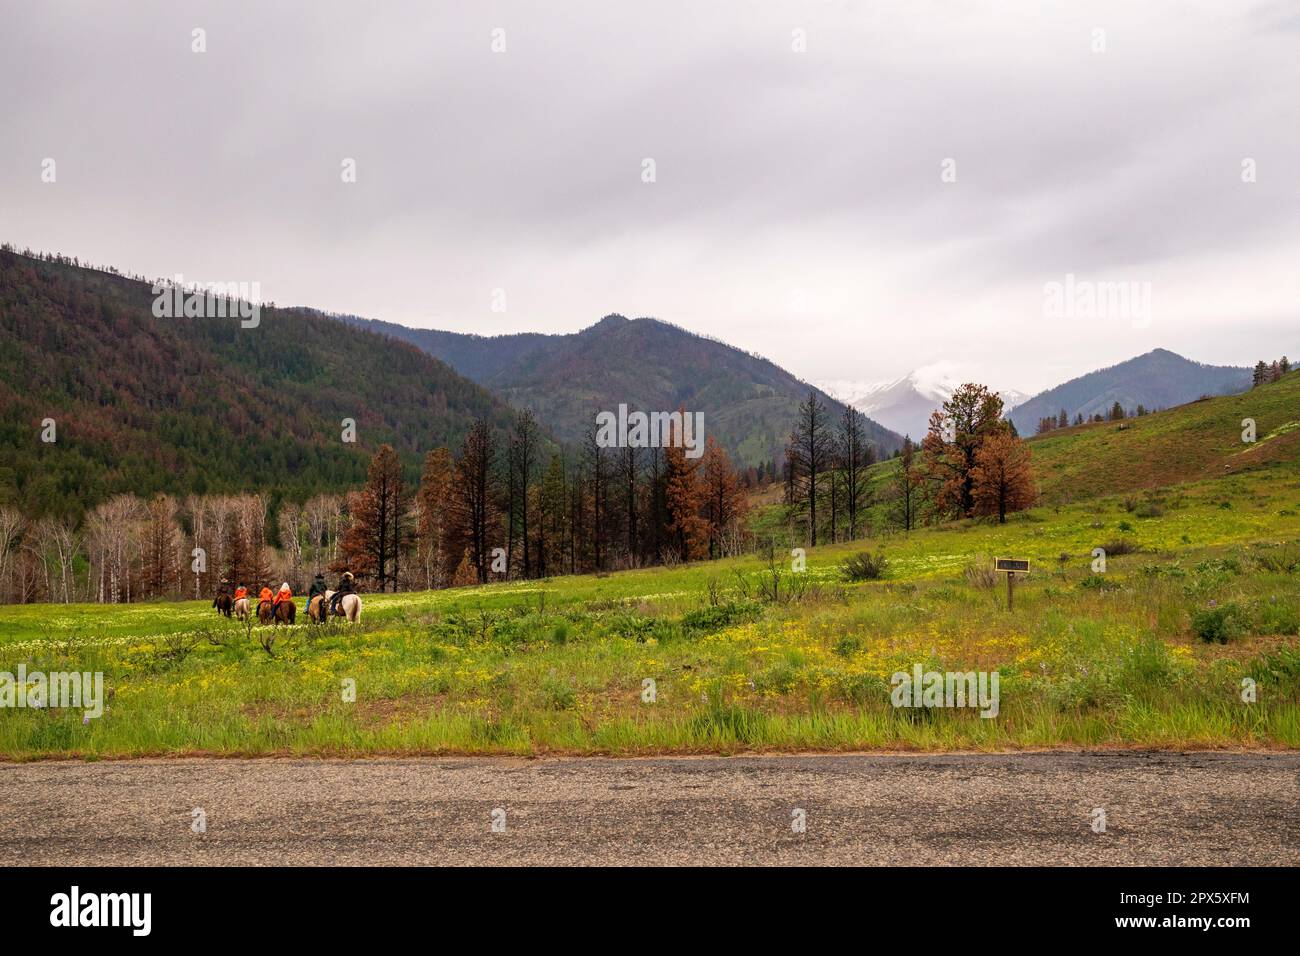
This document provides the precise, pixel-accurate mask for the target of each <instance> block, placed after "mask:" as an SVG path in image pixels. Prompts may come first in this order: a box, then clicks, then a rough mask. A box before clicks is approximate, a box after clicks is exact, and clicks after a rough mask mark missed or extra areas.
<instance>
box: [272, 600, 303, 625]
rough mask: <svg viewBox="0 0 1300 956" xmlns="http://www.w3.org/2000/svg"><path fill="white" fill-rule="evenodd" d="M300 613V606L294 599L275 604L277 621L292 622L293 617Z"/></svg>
mask: <svg viewBox="0 0 1300 956" xmlns="http://www.w3.org/2000/svg"><path fill="white" fill-rule="evenodd" d="M297 615H298V608H297V606H296V605H295V604H294V603H293V601H281V602H280V603H279V604H277V605H276V606H275V623H276V625H277V626H279V625H281V624H292V623H293V619H294V618H295V617H297Z"/></svg>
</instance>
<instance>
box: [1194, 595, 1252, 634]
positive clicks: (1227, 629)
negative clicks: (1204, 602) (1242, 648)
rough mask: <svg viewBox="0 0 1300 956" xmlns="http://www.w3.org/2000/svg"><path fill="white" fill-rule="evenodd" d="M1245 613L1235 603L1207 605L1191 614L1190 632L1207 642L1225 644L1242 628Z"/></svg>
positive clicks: (1239, 632)
mask: <svg viewBox="0 0 1300 956" xmlns="http://www.w3.org/2000/svg"><path fill="white" fill-rule="evenodd" d="M1244 619H1245V615H1244V614H1243V613H1242V610H1241V608H1239V607H1237V605H1235V604H1221V605H1218V606H1217V607H1208V608H1205V609H1204V610H1200V611H1196V612H1194V613H1193V614H1192V632H1193V633H1194V634H1195V635H1196V636H1197V637H1199V638H1200V639H1201V640H1203V641H1205V642H1206V643H1207V644H1215V643H1218V644H1227V643H1228V641H1230V640H1232V639H1234V638H1236V637H1238V636H1240V634H1241V632H1242V631H1243V630H1244V624H1245V620H1244Z"/></svg>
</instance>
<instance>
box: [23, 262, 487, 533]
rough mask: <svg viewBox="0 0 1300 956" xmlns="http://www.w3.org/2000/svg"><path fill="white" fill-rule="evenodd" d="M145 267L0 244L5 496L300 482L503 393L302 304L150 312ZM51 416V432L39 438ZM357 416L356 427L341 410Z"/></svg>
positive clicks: (427, 432) (56, 510)
mask: <svg viewBox="0 0 1300 956" xmlns="http://www.w3.org/2000/svg"><path fill="white" fill-rule="evenodd" d="M153 298H154V296H153V293H152V290H151V287H150V285H149V284H148V283H146V282H141V281H138V280H134V279H127V278H123V277H121V276H117V275H113V274H109V273H105V272H100V271H98V270H92V269H87V268H80V267H76V266H73V265H70V264H66V263H58V262H47V261H41V260H35V259H31V258H28V257H25V256H21V255H17V254H14V253H10V252H0V406H3V408H4V410H5V414H4V416H3V420H0V500H4V499H12V500H14V501H15V502H16V503H17V504H19V505H20V506H21V507H22V509H23V510H24V511H25V512H26V513H28V514H29V515H35V514H78V513H80V512H81V511H83V510H84V509H86V508H88V507H90V506H92V505H93V504H95V503H96V502H98V501H101V500H103V499H104V498H105V497H107V496H109V495H111V494H113V493H116V492H132V493H134V494H138V495H147V494H150V493H153V492H156V491H166V492H173V493H183V492H218V491H239V490H250V491H258V492H262V493H265V494H276V493H284V494H286V495H289V496H292V497H295V498H303V497H306V496H307V495H309V494H311V493H313V492H315V491H323V490H341V489H343V488H346V487H349V486H353V485H355V484H357V483H358V482H360V481H361V480H363V479H364V476H365V468H366V464H367V461H368V458H369V456H370V455H371V454H373V452H374V449H375V448H376V447H377V446H378V445H379V444H380V443H382V442H389V443H391V444H393V445H394V447H396V448H397V449H398V450H399V452H400V453H401V455H402V457H403V460H404V462H405V463H406V465H407V470H408V473H409V475H410V477H411V478H412V479H414V478H415V477H416V476H417V475H418V464H419V460H420V458H421V456H422V455H423V454H424V453H425V452H426V451H428V450H429V449H431V448H434V447H437V446H438V445H455V444H457V443H458V442H459V441H460V439H461V438H462V436H463V435H464V432H465V431H466V429H467V428H468V426H469V424H470V423H471V422H472V421H473V420H474V419H475V418H476V417H479V416H485V417H487V418H488V419H489V420H491V421H492V422H494V423H495V424H497V425H504V424H505V423H506V422H507V421H508V418H509V409H508V408H507V407H506V406H505V404H504V403H502V402H501V401H500V400H499V399H497V398H496V397H494V396H493V395H491V394H490V393H489V392H488V391H487V390H485V389H484V388H482V387H481V386H478V385H476V384H474V383H473V382H471V381H469V380H468V379H466V378H463V377H462V376H461V375H459V374H458V373H456V372H454V371H453V370H452V369H451V368H449V367H448V366H447V365H445V364H444V363H442V362H440V361H438V360H436V359H434V358H432V357H430V356H429V355H427V354H424V353H423V352H421V351H420V350H418V349H416V348H412V347H411V346H409V345H406V344H404V343H401V342H397V341H394V340H393V339H392V338H389V337H387V336H382V335H376V334H373V333H369V332H366V331H363V330H361V329H356V328H352V327H349V326H346V325H341V324H339V323H338V322H335V321H333V320H331V319H329V318H326V317H325V316H323V315H320V314H316V313H313V312H311V311H310V310H303V309H278V308H269V307H264V308H263V309H262V314H261V323H260V325H259V326H258V327H257V328H251V329H243V328H241V327H240V324H239V320H238V319H198V318H191V319H186V318H180V319H158V318H155V317H154V315H153V313H152V304H153ZM45 418H53V419H54V421H55V424H56V429H57V431H56V436H57V440H56V441H55V442H54V443H52V444H47V443H45V442H42V441H41V422H42V420H43V419H45ZM345 418H352V419H354V420H355V421H356V442H355V443H346V442H344V441H343V440H342V430H343V429H342V421H343V419H345Z"/></svg>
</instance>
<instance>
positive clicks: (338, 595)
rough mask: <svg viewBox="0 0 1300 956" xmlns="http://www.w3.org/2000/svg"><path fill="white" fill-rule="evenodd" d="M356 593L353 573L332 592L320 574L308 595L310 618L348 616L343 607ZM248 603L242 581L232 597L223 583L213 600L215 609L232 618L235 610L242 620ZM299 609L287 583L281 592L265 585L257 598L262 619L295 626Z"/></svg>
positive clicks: (346, 575)
mask: <svg viewBox="0 0 1300 956" xmlns="http://www.w3.org/2000/svg"><path fill="white" fill-rule="evenodd" d="M356 593H357V591H356V584H355V581H354V579H353V577H352V572H351V571H344V572H343V574H342V575H340V577H339V586H338V587H337V588H336V589H335V590H333V591H331V590H330V589H329V588H328V587H327V586H326V584H325V575H324V574H322V573H320V572H319V571H318V572H317V573H316V578H315V580H313V581H312V583H311V588H310V590H308V592H307V612H308V615H309V616H311V618H312V620H314V621H316V622H317V623H320V622H322V621H324V620H325V618H326V617H327V616H329V615H334V616H338V617H343V616H346V608H345V607H343V605H342V602H343V599H344V598H345V597H347V596H348V595H349V594H356ZM318 597H319V598H320V600H321V603H320V605H319V606H318V607H317V609H316V611H315V612H314V613H313V611H312V605H313V602H314V601H315V600H316V598H318ZM241 601H243V602H244V604H243V606H242V607H241V606H240V603H239V602H241ZM249 601H250V599H249V591H248V588H247V587H246V586H245V585H244V584H243V583H242V582H241V583H240V584H239V586H238V587H236V588H235V593H234V596H233V597H232V596H231V594H230V584H229V583H228V582H226V581H222V582H221V585H220V587H219V588H218V590H217V596H216V597H215V598H213V599H212V606H213V607H215V608H216V609H217V611H218V612H219V613H221V614H224V615H226V617H230V615H231V611H232V610H233V611H234V613H235V614H236V615H238V616H239V617H241V618H242V617H245V616H246V615H247V613H248V605H249ZM327 601H328V602H329V606H328V608H326V607H325V603H326V602H327ZM282 606H283V610H282ZM296 610H297V608H296V605H295V604H294V603H293V590H292V589H291V588H290V587H289V582H288V581H285V582H284V583H283V584H281V585H280V589H279V590H278V591H274V592H273V591H272V590H271V589H270V588H269V587H267V586H266V585H263V586H262V589H261V591H260V592H259V594H258V597H257V616H258V619H259V620H271V619H274V620H276V621H277V622H284V623H288V624H292V623H293V620H294V615H295V612H296Z"/></svg>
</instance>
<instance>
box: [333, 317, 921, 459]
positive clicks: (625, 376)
mask: <svg viewBox="0 0 1300 956" xmlns="http://www.w3.org/2000/svg"><path fill="white" fill-rule="evenodd" d="M347 321H349V322H352V323H355V324H358V325H360V326H361V327H363V328H369V329H374V330H375V331H380V332H383V333H385V334H388V335H392V336H394V337H396V338H400V339H403V340H404V341H407V342H412V343H414V344H416V345H418V346H420V347H421V348H422V349H424V350H425V351H427V352H429V354H431V355H435V356H437V357H438V358H441V359H442V360H444V361H445V362H447V363H448V364H449V365H451V366H452V367H453V368H455V369H456V370H457V371H459V372H461V373H462V374H464V375H467V376H469V377H470V378H473V379H474V380H475V381H477V382H479V383H480V384H482V385H486V386H487V387H488V388H490V389H492V391H493V392H494V393H495V394H497V395H500V396H501V397H502V398H504V399H505V400H506V401H508V402H509V403H510V404H512V405H515V406H518V407H524V408H530V409H532V410H533V412H534V413H536V415H537V417H538V419H539V420H540V421H542V422H543V423H544V424H546V425H547V426H548V427H550V428H551V429H552V431H554V432H555V434H556V435H557V436H558V437H560V438H561V439H562V440H564V441H570V442H579V441H581V440H582V438H583V436H584V434H585V433H586V431H587V429H588V428H590V427H591V424H592V420H593V417H594V415H595V413H596V412H597V411H601V410H611V411H612V410H615V409H617V407H618V405H619V403H620V402H623V403H626V404H627V405H628V406H629V407H630V408H632V409H641V410H644V411H669V410H672V409H675V408H677V407H679V406H681V405H684V406H686V408H687V409H688V410H690V411H702V412H703V413H704V421H705V427H706V429H707V430H708V432H709V434H711V435H713V436H715V437H716V438H717V439H718V441H719V442H720V443H721V444H722V446H723V447H724V448H725V449H726V450H727V451H728V452H729V454H730V455H731V457H732V458H733V459H734V460H735V461H736V462H737V463H739V464H741V465H747V466H759V467H762V466H764V465H767V464H769V463H771V462H772V461H773V460H775V459H778V458H779V457H780V456H781V454H782V450H783V449H784V447H785V443H786V441H787V439H788V438H789V435H790V429H791V427H792V426H793V424H794V421H795V419H796V418H797V417H798V408H799V404H800V403H801V402H802V401H804V400H805V399H807V397H808V392H809V389H810V388H811V386H809V385H808V384H807V383H805V382H802V381H800V380H799V379H797V378H796V377H795V376H793V375H791V374H790V373H789V372H787V371H786V370H785V369H783V368H781V367H780V366H778V365H776V364H774V363H772V362H770V361H768V360H767V359H765V358H761V357H759V356H756V355H751V354H750V353H748V352H744V351H742V350H741V349H737V348H734V347H733V346H730V345H727V344H725V343H723V342H719V341H716V340H714V339H710V338H705V337H703V336H699V335H695V334H693V333H691V332H688V331H686V330H685V329H681V328H678V327H677V326H675V325H671V324H669V323H667V322H660V321H658V320H656V319H627V318H624V317H623V316H621V315H610V316H606V317H605V318H604V319H602V320H601V321H600V322H598V323H596V324H595V325H593V326H591V327H590V328H586V329H583V330H582V331H581V332H575V333H572V334H570V335H538V334H534V333H528V334H520V335H501V336H493V337H485V336H477V335H463V334H460V333H454V332H442V331H436V330H432V329H412V328H407V327H406V326H401V325H395V324H393V323H390V322H376V321H369V320H364V319H355V318H349V319H348V320H347ZM818 394H819V395H820V396H821V398H822V400H823V401H824V402H825V404H826V406H827V410H828V412H829V414H830V415H831V417H832V418H838V417H839V416H840V415H841V414H842V413H843V411H844V406H843V405H842V404H841V403H839V402H837V401H835V400H834V399H832V398H830V397H829V396H827V395H825V393H822V392H820V391H818ZM864 427H865V431H866V438H867V440H869V441H870V442H872V443H873V444H874V445H875V446H876V448H877V451H878V452H879V454H881V455H882V456H883V455H889V454H892V453H893V452H894V451H895V450H896V449H897V448H898V447H899V446H900V445H901V444H902V438H901V437H900V436H899V435H896V434H894V433H893V432H891V431H889V430H888V429H886V428H884V427H882V426H881V425H879V424H877V423H876V422H874V421H871V420H870V419H867V420H866V422H865V425H864Z"/></svg>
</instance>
